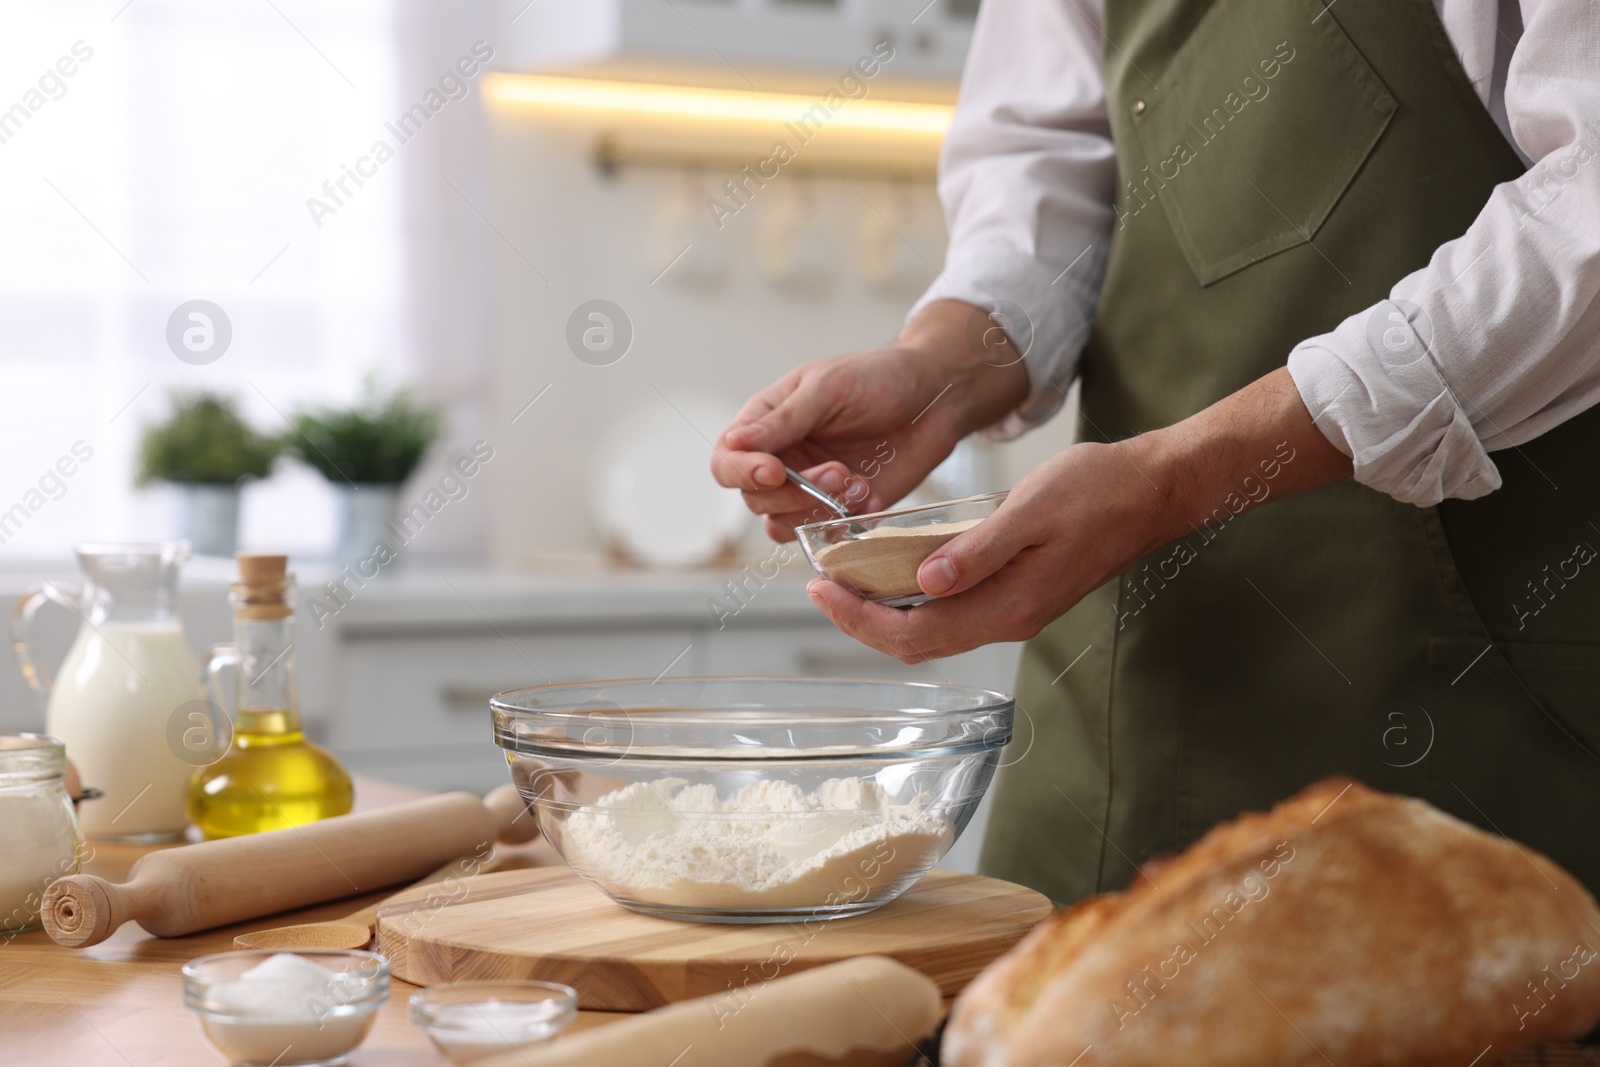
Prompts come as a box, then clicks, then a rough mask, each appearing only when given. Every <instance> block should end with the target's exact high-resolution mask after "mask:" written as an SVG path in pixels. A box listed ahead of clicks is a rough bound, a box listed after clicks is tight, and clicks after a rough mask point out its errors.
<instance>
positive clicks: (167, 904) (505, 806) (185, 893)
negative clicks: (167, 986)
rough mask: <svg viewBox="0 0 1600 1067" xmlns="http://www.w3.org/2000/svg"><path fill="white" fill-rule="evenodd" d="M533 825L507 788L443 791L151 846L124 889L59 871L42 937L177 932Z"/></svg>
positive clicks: (415, 870)
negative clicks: (130, 927)
mask: <svg viewBox="0 0 1600 1067" xmlns="http://www.w3.org/2000/svg"><path fill="white" fill-rule="evenodd" d="M538 832H539V831H538V825H537V823H535V821H534V818H533V816H532V815H531V814H529V813H528V812H527V809H526V807H525V806H524V804H523V801H522V797H521V796H519V795H518V794H517V790H516V788H515V787H514V786H510V785H505V786H501V787H500V788H499V789H496V790H495V791H494V792H492V793H490V794H489V795H488V796H487V797H485V798H483V799H482V800H479V799H478V798H477V797H475V796H473V795H472V794H471V793H445V794H443V795H442V796H436V797H428V798H427V799H426V800H414V801H412V802H411V803H409V804H397V805H395V806H394V807H392V808H383V809H381V810H379V811H368V812H362V813H360V814H356V815H338V816H335V817H333V818H331V819H323V820H322V821H320V822H314V823H308V824H306V825H305V826H294V827H290V828H288V829H285V830H269V831H267V832H265V833H259V834H246V835H244V836H241V837H229V838H223V839H221V840H218V841H205V842H201V843H200V844H195V845H184V846H182V847H179V848H170V849H164V850H162V851H160V852H152V853H149V854H148V855H145V856H141V857H140V858H139V861H138V862H137V863H135V864H134V865H133V869H132V870H131V871H129V872H128V880H127V881H126V882H123V883H121V884H120V885H118V884H115V883H112V882H108V881H106V880H105V879H103V878H97V877H95V876H94V875H92V874H72V875H67V876H66V877H64V878H58V879H57V880H56V881H55V882H53V883H51V885H50V888H49V890H48V891H47V892H46V893H45V898H44V909H43V915H42V918H43V920H44V928H45V932H47V933H48V934H49V935H50V937H51V938H52V939H54V940H55V942H56V943H57V944H61V945H66V946H67V947H69V948H79V947H82V946H84V945H97V944H99V943H100V942H101V941H104V940H105V939H106V938H108V937H110V936H111V933H112V931H114V930H116V929H117V928H118V927H119V926H121V925H122V924H123V923H125V922H129V921H133V922H137V923H138V924H139V925H140V926H142V927H143V928H144V929H145V930H147V931H148V932H150V933H152V934H155V935H156V936H157V937H178V936H180V935H182V934H192V933H194V932H195V931H196V930H209V929H211V928H212V927H214V926H226V925H227V924H229V923H236V922H241V921H243V920H245V919H255V918H259V917H260V916H262V915H271V914H272V913H274V912H279V911H286V910H288V909H290V908H302V907H305V906H306V905H308V904H320V903H322V902H323V901H326V900H336V899H338V898H339V897H348V896H350V895H352V894H355V893H368V892H371V891H372V890H374V889H382V888H383V887H385V886H391V885H394V884H396V883H398V882H409V881H414V880H416V879H418V878H421V877H422V876H423V875H425V874H427V873H428V872H430V871H433V870H436V869H437V868H439V867H442V866H444V865H445V864H446V863H448V862H449V861H451V860H453V859H458V858H460V857H462V856H469V855H473V854H475V853H486V852H487V851H488V847H489V846H490V845H491V844H493V843H494V842H495V841H504V842H506V843H507V844H521V843H522V842H525V841H531V840H533V839H534V838H535V837H536V836H538Z"/></svg>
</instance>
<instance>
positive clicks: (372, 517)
mask: <svg viewBox="0 0 1600 1067" xmlns="http://www.w3.org/2000/svg"><path fill="white" fill-rule="evenodd" d="M440 426H441V419H440V414H439V412H438V411H437V410H435V409H433V408H427V407H422V406H420V405H418V404H416V403H415V402H414V401H413V400H412V399H411V397H410V395H409V394H408V393H406V392H405V391H403V390H402V391H398V392H395V393H391V394H390V395H389V396H388V397H383V396H381V395H379V393H378V392H377V391H376V389H374V388H372V387H370V386H369V388H368V390H367V395H366V397H365V398H364V399H363V400H362V402H361V403H360V404H359V405H357V406H355V407H352V408H343V409H340V408H322V409H318V410H313V411H302V412H300V413H299V414H297V415H296V416H295V417H294V434H293V436H292V437H291V438H290V439H289V441H288V445H289V447H290V448H291V449H292V450H293V452H294V453H295V455H297V456H299V458H300V459H302V460H304V461H305V462H306V463H308V464H310V465H311V466H312V467H315V468H316V469H317V470H318V471H320V472H321V473H322V476H323V477H325V478H327V479H328V481H329V482H330V483H332V485H333V486H334V488H335V489H337V490H338V491H339V495H340V497H341V508H340V512H341V514H340V524H339V546H338V550H337V558H338V559H339V560H340V561H342V562H354V561H356V560H359V559H362V558H364V557H366V556H369V555H371V554H372V552H373V549H374V547H375V546H376V545H377V543H378V542H379V541H387V540H388V539H389V536H388V525H389V522H390V521H391V520H392V519H393V518H394V514H395V502H396V500H397V499H398V496H399V492H400V486H401V485H403V484H404V483H405V481H406V479H407V478H409V477H411V474H412V472H414V471H415V470H416V469H417V465H418V464H420V463H421V462H422V457H423V456H424V455H425V454H426V453H427V451H428V449H429V448H430V447H432V445H433V443H434V442H435V441H436V440H438V437H439V431H440Z"/></svg>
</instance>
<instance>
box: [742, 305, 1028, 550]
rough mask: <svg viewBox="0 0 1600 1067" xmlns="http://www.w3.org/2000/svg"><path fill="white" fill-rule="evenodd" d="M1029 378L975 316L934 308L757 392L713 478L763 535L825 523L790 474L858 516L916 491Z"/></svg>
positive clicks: (1009, 404) (789, 534)
mask: <svg viewBox="0 0 1600 1067" xmlns="http://www.w3.org/2000/svg"><path fill="white" fill-rule="evenodd" d="M1027 391H1028V376H1027V372H1026V370H1025V369H1024V368H1023V366H1022V364H1021V360H1020V359H1018V358H1016V356H1015V354H1014V350H1012V349H1011V347H1010V342H1009V341H1008V340H1007V339H1006V337H1005V335H1004V334H1003V333H1002V332H1001V331H999V330H997V329H995V328H994V327H993V324H992V323H991V322H990V321H989V318H988V316H987V315H986V314H985V313H984V312H983V311H982V310H981V309H979V308H976V307H973V306H972V305H970V304H963V303H960V302H957V301H940V302H938V303H935V304H932V305H930V306H929V307H928V308H927V309H926V310H925V311H924V312H923V313H922V314H921V315H919V316H917V318H916V320H915V321H914V322H912V323H910V324H909V325H908V326H907V327H906V329H905V330H904V331H903V332H902V333H901V335H900V337H899V339H898V340H896V342H895V343H894V344H892V345H889V346H887V347H885V348H876V349H871V350H868V351H865V352H851V353H849V354H847V355H842V356H834V357H832V358H831V359H824V360H819V361H817V362H815V363H808V364H806V365H805V366H803V367H800V368H799V369H798V370H795V371H792V372H790V373H789V374H787V375H785V376H784V377H783V378H782V379H781V380H780V381H778V383H777V384H775V385H773V386H770V387H769V388H767V389H765V390H763V391H762V392H760V393H758V394H757V395H756V396H755V397H753V398H752V399H751V400H750V402H749V403H747V404H746V405H745V406H744V408H743V410H741V411H740V412H739V416H738V418H736V419H735V420H734V422H733V424H732V425H731V426H729V427H728V428H727V429H726V430H724V431H723V432H722V435H721V436H720V437H719V438H718V439H717V442H716V447H715V449H714V451H713V454H712V458H711V472H712V474H713V475H714V476H715V477H716V479H717V481H718V482H719V483H720V484H722V485H725V486H729V487H730V488H735V489H741V490H743V491H744V498H745V503H746V504H747V505H748V506H749V507H750V510H752V511H754V512H756V513H757V514H758V515H764V516H765V517H766V529H767V534H768V536H770V537H772V538H773V540H777V541H789V540H793V538H794V527H795V526H796V525H799V524H801V523H806V522H815V521H817V520H818V519H822V518H832V517H833V516H832V514H831V513H827V512H823V513H818V509H819V507H820V505H818V504H817V502H816V501H815V500H812V499H811V498H810V497H809V496H806V495H805V494H804V493H803V492H801V491H800V490H799V489H797V488H795V487H794V486H792V485H789V484H788V483H787V482H786V481H785V479H784V474H783V465H784V464H788V465H789V466H790V467H793V468H795V469H796V470H798V471H800V472H801V473H802V474H805V475H806V476H807V477H808V478H810V479H811V480H812V481H814V482H816V483H817V484H818V485H820V486H821V487H822V488H823V489H825V490H827V491H828V492H830V493H832V494H834V495H835V496H837V497H842V498H843V499H845V500H846V501H847V502H848V503H849V504H850V506H851V510H852V511H854V512H856V513H857V514H862V513H865V512H869V511H880V510H882V509H884V508H886V507H888V506H889V505H891V504H892V503H894V502H895V501H896V500H898V499H900V498H901V497H902V496H904V495H905V494H906V493H908V492H910V491H911V490H912V489H914V488H916V486H917V485H918V484H920V483H921V482H922V480H923V479H924V478H926V477H927V476H928V472H929V471H931V470H933V468H934V467H936V466H938V465H939V463H940V462H941V461H943V460H944V458H945V457H946V456H948V455H949V454H950V450H951V449H952V448H954V447H955V444H956V442H957V441H959V440H961V438H962V437H965V436H966V435H967V434H969V433H973V432H975V431H977V430H980V429H982V428H984V427H985V426H988V425H989V424H991V423H993V422H995V421H997V420H998V419H1000V418H1001V417H1002V416H1004V415H1005V414H1006V412H1008V411H1010V410H1011V409H1012V408H1014V407H1016V406H1017V405H1018V404H1019V403H1021V402H1022V400H1023V398H1024V397H1025V396H1026V395H1027Z"/></svg>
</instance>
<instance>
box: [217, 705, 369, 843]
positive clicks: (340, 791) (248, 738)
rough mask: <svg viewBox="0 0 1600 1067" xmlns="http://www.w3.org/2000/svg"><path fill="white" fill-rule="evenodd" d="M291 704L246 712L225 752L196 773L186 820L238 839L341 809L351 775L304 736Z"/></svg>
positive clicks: (347, 802)
mask: <svg viewBox="0 0 1600 1067" xmlns="http://www.w3.org/2000/svg"><path fill="white" fill-rule="evenodd" d="M298 718H299V716H297V715H296V714H295V712H293V711H292V710H287V709H282V708H279V709H275V710H265V709H253V710H250V711H242V712H240V713H239V716H238V718H237V719H236V720H235V722H234V724H233V745H232V746H231V747H230V748H229V749H228V754H227V755H226V756H223V757H222V758H221V759H220V760H218V761H217V762H216V763H213V764H211V766H209V767H202V768H200V769H199V770H198V771H196V772H195V774H194V778H193V780H192V781H191V783H190V786H189V821H190V822H192V823H194V824H195V825H196V826H198V827H199V828H200V831H201V833H203V834H205V836H206V837H208V838H209V837H233V836H235V835H237V834H253V833H256V832H257V831H260V830H279V829H282V828H283V827H285V826H299V825H300V824H302V823H308V822H315V821H316V820H318V819H326V818H327V817H328V816H330V815H343V814H345V813H346V812H348V811H349V810H350V805H351V802H352V799H353V798H352V793H351V789H350V776H349V775H348V774H346V773H345V770H344V768H343V767H341V766H340V765H339V761H338V760H336V759H334V758H333V756H332V754H331V753H329V752H328V751H327V750H326V749H324V748H322V747H321V746H319V745H314V744H312V743H311V742H310V741H307V740H306V736H305V734H304V733H302V732H301V731H300V725H299V722H298Z"/></svg>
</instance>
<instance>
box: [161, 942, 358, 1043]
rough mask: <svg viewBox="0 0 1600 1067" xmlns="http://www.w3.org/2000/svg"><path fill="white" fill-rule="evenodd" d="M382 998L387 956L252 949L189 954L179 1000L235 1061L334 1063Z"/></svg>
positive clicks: (211, 1039) (346, 952)
mask: <svg viewBox="0 0 1600 1067" xmlns="http://www.w3.org/2000/svg"><path fill="white" fill-rule="evenodd" d="M387 999H389V961H388V960H386V959H384V958H383V957H382V956H379V955H378V954H377V953H374V952H360V951H355V950H345V949H303V950H301V951H299V952H277V951H274V950H272V949H251V950H248V951H243V952H219V953H217V954H216V955H214V956H201V957H199V958H198V959H194V960H190V961H189V962H188V963H187V964H185V965H184V968H183V1000H184V1003H185V1004H187V1005H188V1006H189V1008H190V1009H191V1010H192V1011H194V1013H195V1014H196V1015H197V1016H198V1017H199V1019H200V1029H201V1031H202V1032H203V1033H204V1034H205V1035H206V1038H207V1039H208V1040H209V1041H210V1042H211V1043H212V1044H213V1045H214V1046H216V1049H217V1051H218V1052H221V1053H222V1054H223V1055H224V1056H226V1057H227V1058H228V1061H229V1062H230V1063H233V1064H236V1065H237V1067H268V1065H274V1067H337V1065H338V1064H342V1063H344V1062H345V1057H346V1056H348V1055H349V1054H350V1053H351V1052H352V1051H354V1050H355V1048H356V1046H357V1045H360V1044H361V1042H362V1041H364V1040H365V1039H366V1036H367V1032H368V1031H369V1030H371V1029H372V1022H373V1019H374V1018H375V1016H376V1013H377V1010H378V1006H379V1005H380V1004H382V1003H383V1002H384V1001H385V1000H387Z"/></svg>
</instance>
